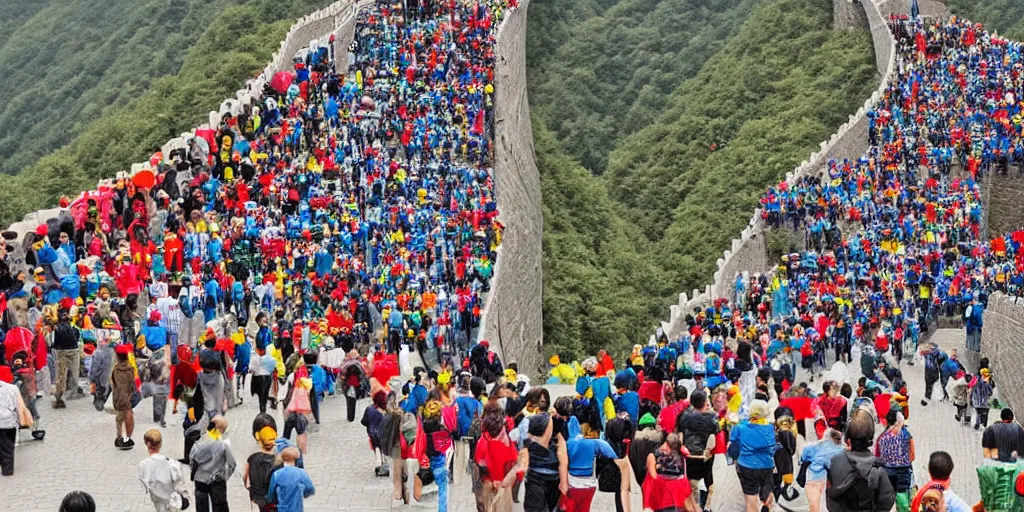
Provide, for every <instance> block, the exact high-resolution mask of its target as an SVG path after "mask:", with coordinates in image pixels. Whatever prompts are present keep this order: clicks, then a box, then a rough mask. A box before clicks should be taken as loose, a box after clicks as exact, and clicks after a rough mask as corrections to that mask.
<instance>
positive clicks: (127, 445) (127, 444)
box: [121, 437, 135, 450]
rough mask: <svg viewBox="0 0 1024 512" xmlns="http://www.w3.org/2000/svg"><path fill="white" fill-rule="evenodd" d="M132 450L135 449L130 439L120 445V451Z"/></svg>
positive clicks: (133, 442)
mask: <svg viewBox="0 0 1024 512" xmlns="http://www.w3.org/2000/svg"><path fill="white" fill-rule="evenodd" d="M132 448H135V441H132V439H131V438H130V437H129V438H128V440H127V441H124V442H122V443H121V449H122V450H131V449H132Z"/></svg>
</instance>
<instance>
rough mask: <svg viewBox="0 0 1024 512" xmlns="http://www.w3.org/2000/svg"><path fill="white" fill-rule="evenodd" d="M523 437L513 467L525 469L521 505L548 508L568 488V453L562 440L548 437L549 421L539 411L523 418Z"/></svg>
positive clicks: (537, 510)
mask: <svg viewBox="0 0 1024 512" xmlns="http://www.w3.org/2000/svg"><path fill="white" fill-rule="evenodd" d="M527 422H528V425H527V434H528V435H527V437H526V439H525V440H523V442H522V445H523V448H522V449H521V450H519V462H518V463H517V464H516V469H515V471H525V472H526V483H525V486H524V487H525V489H526V492H525V494H524V497H523V508H524V510H526V511H527V512H551V511H553V510H554V509H555V507H556V506H558V500H559V498H560V497H561V496H564V495H565V494H567V493H568V492H569V474H568V465H569V462H568V455H567V453H566V449H565V443H564V442H563V443H556V442H555V441H554V440H553V439H552V432H553V430H552V427H553V424H552V421H551V416H550V415H548V414H547V413H544V412H540V413H537V414H534V415H532V416H530V417H529V418H528V419H527Z"/></svg>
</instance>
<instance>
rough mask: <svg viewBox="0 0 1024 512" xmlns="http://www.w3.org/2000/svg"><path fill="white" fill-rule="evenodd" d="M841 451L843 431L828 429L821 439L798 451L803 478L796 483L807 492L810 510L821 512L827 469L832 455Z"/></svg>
mask: <svg viewBox="0 0 1024 512" xmlns="http://www.w3.org/2000/svg"><path fill="white" fill-rule="evenodd" d="M842 451H843V433H842V432H840V431H838V430H835V429H828V430H827V431H826V432H825V437H824V438H823V439H822V440H820V441H818V442H815V443H810V444H808V445H806V446H804V449H803V451H802V452H800V471H801V473H802V474H803V477H804V479H803V481H802V482H798V483H800V484H801V485H802V486H803V488H804V492H805V493H806V494H807V505H808V508H809V510H810V512H821V499H822V498H823V497H824V496H825V488H826V487H827V485H828V470H829V467H830V466H831V464H832V457H833V456H835V455H836V454H839V453H842ZM798 480H799V478H798Z"/></svg>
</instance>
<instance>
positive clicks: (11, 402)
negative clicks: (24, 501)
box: [0, 366, 32, 476]
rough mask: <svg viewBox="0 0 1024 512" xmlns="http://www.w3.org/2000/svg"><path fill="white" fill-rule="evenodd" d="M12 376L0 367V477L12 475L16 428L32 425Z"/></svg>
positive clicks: (30, 417) (30, 414) (6, 369)
mask: <svg viewBox="0 0 1024 512" xmlns="http://www.w3.org/2000/svg"><path fill="white" fill-rule="evenodd" d="M13 381H14V376H13V375H12V374H11V369H10V368H9V367H7V366H0V475H2V476H11V475H14V443H15V439H16V438H17V436H18V428H19V427H22V426H26V427H27V426H29V425H31V424H32V413H30V412H29V410H28V407H26V406H25V401H24V399H22V398H21V390H19V389H18V386H15V385H14V384H12V383H11V382H13Z"/></svg>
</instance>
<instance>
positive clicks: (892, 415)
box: [885, 407, 900, 427]
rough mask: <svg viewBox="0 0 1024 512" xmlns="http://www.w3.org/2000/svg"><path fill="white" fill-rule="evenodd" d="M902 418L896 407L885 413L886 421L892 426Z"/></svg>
mask: <svg viewBox="0 0 1024 512" xmlns="http://www.w3.org/2000/svg"><path fill="white" fill-rule="evenodd" d="M899 420H900V417H899V411H897V410H896V408H895V407H893V408H892V409H889V412H887V413H885V422H886V423H887V424H888V425H889V426H890V427H891V426H893V425H895V424H896V422H897V421H899Z"/></svg>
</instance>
